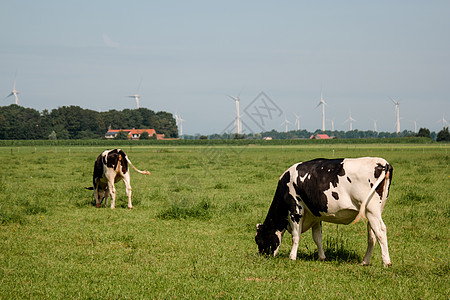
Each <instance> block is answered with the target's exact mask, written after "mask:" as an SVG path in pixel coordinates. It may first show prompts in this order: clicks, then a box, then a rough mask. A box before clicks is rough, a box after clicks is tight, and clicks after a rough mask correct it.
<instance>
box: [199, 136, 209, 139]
mask: <svg viewBox="0 0 450 300" xmlns="http://www.w3.org/2000/svg"><path fill="white" fill-rule="evenodd" d="M200 139H201V140H207V139H208V137H207V136H206V135H201V136H200Z"/></svg>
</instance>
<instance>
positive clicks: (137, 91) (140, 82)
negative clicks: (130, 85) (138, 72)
mask: <svg viewBox="0 0 450 300" xmlns="http://www.w3.org/2000/svg"><path fill="white" fill-rule="evenodd" d="M141 84H142V77H141V80H140V81H139V84H138V87H137V90H136V93H135V94H134V95H131V96H127V97H128V98H134V99H135V100H136V109H139V99H141V95H139V89H140V88H141Z"/></svg>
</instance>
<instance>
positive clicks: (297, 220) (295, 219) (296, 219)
mask: <svg viewBox="0 0 450 300" xmlns="http://www.w3.org/2000/svg"><path fill="white" fill-rule="evenodd" d="M301 218H302V215H301V214H292V215H291V220H292V222H293V223H297V224H298V223H300V219H301Z"/></svg>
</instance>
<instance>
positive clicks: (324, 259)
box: [319, 257, 327, 261]
mask: <svg viewBox="0 0 450 300" xmlns="http://www.w3.org/2000/svg"><path fill="white" fill-rule="evenodd" d="M319 260H320V261H326V260H327V258H326V257H319Z"/></svg>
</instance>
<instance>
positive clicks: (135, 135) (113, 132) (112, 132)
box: [105, 128, 164, 140]
mask: <svg viewBox="0 0 450 300" xmlns="http://www.w3.org/2000/svg"><path fill="white" fill-rule="evenodd" d="M120 131H123V132H125V133H127V134H128V139H130V140H138V139H139V138H140V137H141V135H142V134H143V133H144V132H147V133H148V136H149V137H152V136H154V135H156V139H158V140H164V134H157V133H156V131H155V129H135V128H133V129H109V130H108V132H107V133H106V134H105V138H107V139H113V138H115V137H116V136H117V134H118V133H119V132H120Z"/></svg>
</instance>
